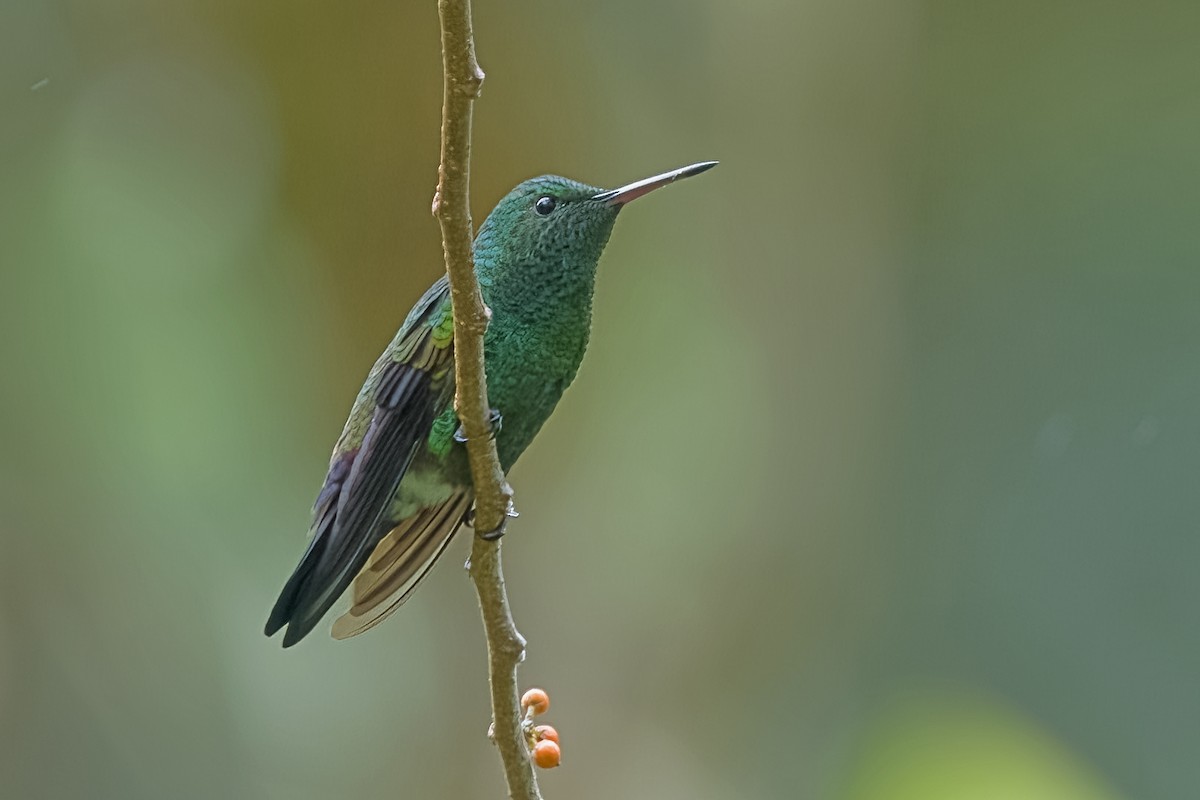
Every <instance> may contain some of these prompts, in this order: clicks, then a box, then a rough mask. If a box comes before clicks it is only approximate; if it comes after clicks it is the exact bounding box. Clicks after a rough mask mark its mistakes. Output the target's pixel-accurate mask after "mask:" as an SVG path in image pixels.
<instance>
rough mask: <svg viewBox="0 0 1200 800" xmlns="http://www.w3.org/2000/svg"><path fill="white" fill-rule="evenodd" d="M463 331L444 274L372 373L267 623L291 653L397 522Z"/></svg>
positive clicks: (450, 381) (448, 388) (450, 387)
mask: <svg viewBox="0 0 1200 800" xmlns="http://www.w3.org/2000/svg"><path fill="white" fill-rule="evenodd" d="M453 332H454V330H453V317H452V316H451V313H450V292H449V287H448V285H447V282H446V279H445V278H442V279H441V280H439V281H438V282H437V283H435V284H434V285H433V286H432V287H431V288H430V289H429V291H428V292H426V293H425V296H424V297H422V298H421V300H420V301H419V302H418V303H417V305H416V306H415V307H414V308H413V310H412V312H410V314H409V316H408V319H406V320H405V322H404V325H403V326H401V328H400V332H399V333H397V334H396V338H395V339H394V340H393V341H392V343H391V345H389V346H388V348H387V350H385V351H384V353H383V355H382V356H381V357H380V359H379V361H377V362H376V364H375V366H374V368H372V370H371V375H370V376H369V377H368V378H367V382H366V384H365V385H364V387H363V390H362V392H361V393H360V394H359V397H358V400H357V401H356V402H355V406H354V409H353V410H352V411H351V414H350V419H349V420H347V422H346V428H345V430H344V431H343V432H342V437H341V439H340V440H339V442H338V445H337V447H336V448H335V450H334V455H333V458H332V460H331V461H330V465H329V473H328V475H327V476H326V478H325V484H324V486H323V487H322V489H321V492H320V494H319V495H318V496H317V502H316V504H315V506H314V508H313V527H312V540H311V541H310V542H309V545H308V549H307V550H306V551H305V553H304V555H303V557H301V559H300V564H299V565H298V566H297V567H296V570H295V571H294V572H293V573H292V576H291V577H290V578H289V579H288V582H287V584H285V585H284V587H283V591H282V592H280V595H279V599H278V600H277V601H276V602H275V607H274V609H272V611H271V616H270V618H269V619H268V620H267V625H266V633H267V635H268V636H271V635H273V634H274V633H275V632H276V631H278V630H279V629H280V628H282V627H283V626H284V625H287V627H288V629H287V633H286V634H284V638H283V646H284V647H290V646H291V645H293V644H295V643H296V642H298V641H300V639H302V638H304V636H305V635H307V634H308V633H309V632H310V631H311V630H312V629H313V628H314V627H315V626H316V624H317V622H319V621H320V619H321V617H322V616H324V615H325V612H327V611H328V610H329V609H330V607H331V606H332V605H333V604H334V603H335V602H337V599H338V597H340V596H341V594H342V593H343V592H344V591H345V590H346V587H347V586H349V585H350V583H351V581H353V580H354V577H355V575H357V574H358V572H359V571H360V570H361V569H362V568H363V565H364V564H366V562H367V559H368V558H369V557H370V555H371V552H372V551H373V550H374V549H375V546H376V545H377V544H378V543H379V541H380V540H381V539H383V538H384V536H385V535H386V534H387V533H388V531H389V530H391V528H392V527H393V526H394V525H395V524H396V523H395V520H392V519H389V518H388V514H389V512H390V510H391V506H392V500H393V498H394V496H395V494H396V488H397V487H398V486H399V484H400V480H401V478H403V477H404V473H405V471H407V470H408V467H409V464H411V463H412V459H413V456H414V455H415V454H416V452H417V448H418V447H419V446H420V445H421V443H422V442H424V441H425V440H426V439H427V438H428V436H429V432H430V429H431V428H432V426H433V421H434V418H435V417H436V416H437V415H438V414H439V413H441V411H442V410H443V409H444V408H445V407H446V404H447V403H448V402H450V397H451V395H452V394H453V391H454V347H453V339H454V337H453ZM455 527H457V525H456V526H455ZM451 532H453V531H451ZM438 552H440V549H439V550H438Z"/></svg>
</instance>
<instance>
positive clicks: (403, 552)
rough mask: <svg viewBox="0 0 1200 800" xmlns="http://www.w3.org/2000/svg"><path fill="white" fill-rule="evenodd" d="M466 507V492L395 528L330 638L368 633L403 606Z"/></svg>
mask: <svg viewBox="0 0 1200 800" xmlns="http://www.w3.org/2000/svg"><path fill="white" fill-rule="evenodd" d="M471 501H472V494H471V492H470V491H469V490H467V489H462V490H460V491H457V492H455V493H454V494H452V495H451V496H450V497H449V499H447V500H446V501H445V502H443V503H441V504H440V505H436V506H431V507H429V508H423V509H421V510H420V511H418V512H417V513H416V514H413V515H412V516H411V517H409V518H408V519H405V520H402V521H401V522H399V523H397V524H396V527H394V528H392V530H391V532H390V533H389V534H388V535H387V536H385V537H384V538H383V540H382V541H380V542H379V544H378V545H376V546H375V550H374V551H372V553H371V558H370V560H369V561H367V564H366V566H365V567H363V569H362V571H361V572H359V573H358V577H356V578H355V579H354V584H353V586H352V589H351V593H352V595H353V601H354V605H353V606H351V608H350V610H349V611H347V612H346V613H345V614H343V615H342V616H340V617H338V619H337V621H335V622H334V623H333V631H332V633H333V638H335V639H348V638H350V637H351V636H357V635H358V634H360V633H362V632H363V631H366V630H370V629H371V628H373V627H375V626H376V625H378V624H379V623H380V622H382V621H383V620H385V619H386V618H387V617H389V616H390V615H391V614H392V612H394V611H395V610H396V609H397V608H399V607H400V606H402V605H404V602H405V601H406V600H408V598H409V597H411V596H412V593H413V592H414V591H416V589H417V587H418V586H419V585H420V584H421V581H423V580H424V579H425V576H426V575H428V574H429V571H430V570H431V569H432V568H433V565H434V564H436V563H437V562H438V559H439V558H440V557H441V555H442V553H444V552H445V550H446V547H447V546H448V545H449V544H450V540H451V539H453V538H454V533H455V531H457V530H458V529H459V527H460V526H461V525H462V524H463V522H464V521H465V520H466V516H467V512H468V511H469V510H470V508H471Z"/></svg>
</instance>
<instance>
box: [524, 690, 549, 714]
mask: <svg viewBox="0 0 1200 800" xmlns="http://www.w3.org/2000/svg"><path fill="white" fill-rule="evenodd" d="M521 708H524V709H526V710H532V711H533V714H534V716H537V715H538V714H545V713H546V712H547V711H548V710H549V709H550V695H548V694H546V692H545V691H544V690H542V689H530V690H529V691H528V692H526V693H525V694H524V695H523V696H522V697H521Z"/></svg>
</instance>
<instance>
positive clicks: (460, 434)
mask: <svg viewBox="0 0 1200 800" xmlns="http://www.w3.org/2000/svg"><path fill="white" fill-rule="evenodd" d="M488 426H489V427H490V428H491V433H490V434H489V438H491V439H495V438H496V434H497V433H499V432H500V429H501V428H503V427H504V417H503V415H501V413H500V409H498V408H490V409H488ZM454 441H456V442H458V443H459V444H466V442H467V432H466V431H464V430H463V426H462V425H459V426H458V430H456V431H454Z"/></svg>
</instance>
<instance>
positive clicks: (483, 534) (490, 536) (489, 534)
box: [464, 481, 521, 570]
mask: <svg viewBox="0 0 1200 800" xmlns="http://www.w3.org/2000/svg"><path fill="white" fill-rule="evenodd" d="M505 488H506V489H507V490H508V492H509V493H510V497H509V501H508V508H506V509H504V519H502V520H501V521H500V527H498V528H496V530H494V531H476V532H475V535H476V536H478V537H479V538H480V539H483V540H484V541H485V542H494V541H495V540H497V539H499V538H500V537H501V536H503V535H504V533H505V531H506V530H507V528H508V521H509V520H510V519H516V518H517V517H519V516H521V512H519V511H517V507H516V506H514V505H513V501H512V498H511V492H512V487H511V486H508V482H507V481H505ZM464 522H465V523H466V524H467V525H469V526H470V527H471V528H474V527H475V506H471V510H470V511H468V512H467V518H466V519H465V520H464ZM470 566H471V565H470V562H468V563H467V569H468V570H469V569H470Z"/></svg>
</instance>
